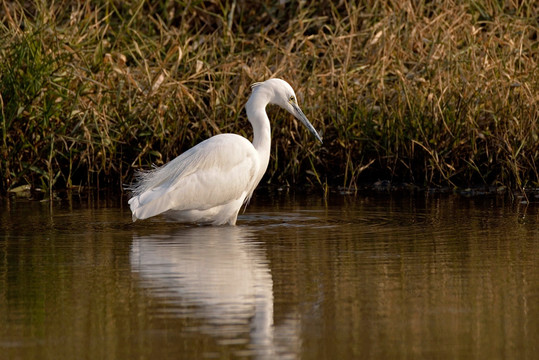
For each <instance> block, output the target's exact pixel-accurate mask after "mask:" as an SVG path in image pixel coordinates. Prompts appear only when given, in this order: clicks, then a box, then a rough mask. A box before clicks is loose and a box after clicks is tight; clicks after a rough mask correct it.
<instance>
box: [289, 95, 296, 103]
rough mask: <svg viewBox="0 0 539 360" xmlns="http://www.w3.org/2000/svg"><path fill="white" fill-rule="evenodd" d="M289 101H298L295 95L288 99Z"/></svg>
mask: <svg viewBox="0 0 539 360" xmlns="http://www.w3.org/2000/svg"><path fill="white" fill-rule="evenodd" d="M288 101H290V102H296V98H295V97H294V95H292V96H290V99H288Z"/></svg>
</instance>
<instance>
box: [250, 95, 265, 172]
mask: <svg viewBox="0 0 539 360" xmlns="http://www.w3.org/2000/svg"><path fill="white" fill-rule="evenodd" d="M268 103H269V96H268V94H266V93H264V92H263V91H260V90H258V91H256V90H255V92H253V94H252V95H251V97H250V98H249V100H248V101H247V104H245V110H246V112H247V118H248V119H249V122H250V123H251V125H252V126H253V146H254V147H255V149H256V151H258V154H259V155H260V160H261V161H263V164H262V165H264V166H263V168H264V171H265V170H266V167H267V164H268V162H269V156H270V151H271V128H270V122H269V118H268V115H267V114H266V105H268Z"/></svg>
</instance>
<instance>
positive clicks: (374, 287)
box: [0, 191, 539, 359]
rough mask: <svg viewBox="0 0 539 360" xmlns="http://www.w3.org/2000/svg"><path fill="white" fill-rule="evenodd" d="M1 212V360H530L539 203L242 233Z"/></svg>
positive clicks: (368, 216) (58, 212)
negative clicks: (233, 359)
mask: <svg viewBox="0 0 539 360" xmlns="http://www.w3.org/2000/svg"><path fill="white" fill-rule="evenodd" d="M125 201H126V199H122V198H118V197H116V198H108V197H106V196H104V195H101V196H98V195H92V196H90V197H88V198H84V199H77V198H76V197H75V198H71V199H69V200H63V201H57V202H54V203H53V204H52V206H49V203H46V202H35V201H23V200H13V201H9V202H7V201H5V200H4V201H3V202H1V203H0V205H1V206H2V207H1V210H0V221H1V224H0V358H1V359H201V358H202V359H204V358H218V359H219V358H250V359H252V358H255V359H258V358H260V359H457V358H458V359H478V358H482V359H536V358H537V356H538V354H539V205H538V204H537V203H533V202H532V203H530V204H528V205H524V204H519V203H515V202H511V201H509V200H508V199H507V198H503V197H480V198H464V197H459V196H450V195H440V196H429V195H425V194H421V195H383V194H378V195H365V194H363V195H356V196H352V195H339V194H330V196H329V197H328V198H327V199H324V198H323V197H321V196H315V195H309V196H306V195H293V194H287V193H276V194H275V193H272V194H266V193H264V192H263V191H258V192H257V193H256V195H255V197H254V198H253V200H252V202H251V204H250V205H249V207H248V208H247V210H246V211H245V212H244V213H242V214H241V215H240V217H239V220H238V226H235V227H228V226H223V227H208V226H189V225H178V224H175V223H171V222H167V221H166V220H162V219H151V220H148V221H144V222H137V223H135V224H132V223H131V219H130V213H129V209H128V208H127V207H126V205H125Z"/></svg>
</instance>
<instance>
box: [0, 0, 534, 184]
mask: <svg viewBox="0 0 539 360" xmlns="http://www.w3.org/2000/svg"><path fill="white" fill-rule="evenodd" d="M482 3H483V5H478V4H477V3H473V2H470V3H467V2H466V3H464V2H463V3H460V2H457V3H453V4H449V3H447V2H444V3H440V4H438V3H436V4H416V3H415V2H412V1H404V2H399V3H398V4H397V3H395V4H393V3H380V2H376V3H375V4H372V5H365V6H363V7H353V6H351V5H348V4H347V3H346V2H343V3H341V4H340V5H338V6H328V5H327V4H326V3H323V4H322V3H321V2H310V3H309V4H304V3H297V2H293V1H291V2H288V3H286V4H285V5H275V4H274V2H270V1H267V2H262V3H260V2H250V1H247V2H241V3H237V2H235V1H233V2H226V3H222V2H219V1H207V2H203V3H197V5H190V6H189V7H188V8H183V7H181V6H180V5H178V4H166V5H165V4H159V5H155V4H153V3H150V2H149V1H145V0H142V1H138V2H122V3H115V2H112V1H100V2H92V3H91V4H90V3H84V4H81V3H79V2H73V3H71V2H42V3H40V4H39V5H36V4H32V3H20V2H10V3H4V4H3V6H2V9H1V10H0V17H1V18H2V24H4V25H3V28H2V30H1V37H2V41H1V44H2V45H0V58H1V59H2V61H1V63H0V93H1V103H0V105H1V110H2V111H1V115H0V116H2V130H1V131H2V143H1V144H0V146H1V149H0V152H1V153H2V156H1V157H0V161H1V169H2V173H3V176H2V178H1V183H0V186H1V187H0V192H2V193H5V192H7V190H8V189H10V188H14V187H16V186H21V185H30V186H31V187H34V188H37V187H39V188H42V189H51V188H53V189H54V188H66V187H67V188H69V187H78V186H91V187H97V188H99V187H116V188H120V187H121V186H122V184H126V183H129V182H130V181H131V178H132V175H133V173H134V170H136V169H141V168H146V169H147V168H150V167H151V164H156V165H160V164H163V163H165V162H167V161H169V160H170V159H172V158H174V157H175V156H176V155H178V154H179V153H181V152H182V151H185V150H186V149H188V148H190V147H191V146H193V145H195V144H196V143H198V142H200V141H202V140H203V139H205V138H207V137H209V136H212V135H215V134H217V133H220V132H235V133H240V134H242V135H244V136H246V137H250V136H251V129H250V126H248V122H247V119H246V116H245V113H244V111H243V106H244V104H245V102H246V101H247V98H248V96H249V93H250V89H249V86H250V84H251V83H253V82H255V81H261V80H264V79H267V78H269V77H281V78H284V79H286V80H288V81H289V82H290V83H291V84H292V86H293V87H294V88H295V90H296V93H297V94H298V97H299V100H300V101H299V102H300V105H301V107H302V108H303V110H304V111H305V114H306V115H307V117H308V118H309V119H310V120H311V122H312V123H313V125H314V126H315V127H316V128H317V129H318V130H320V132H321V133H322V134H323V137H324V144H323V145H319V144H317V143H316V142H315V141H313V140H312V139H311V138H310V137H309V134H307V133H306V131H304V129H303V128H301V127H300V126H297V123H296V122H295V121H294V120H292V118H291V117H290V116H289V115H288V114H286V113H284V112H283V111H281V110H277V109H276V108H271V109H269V113H270V119H271V120H272V125H273V130H272V132H273V134H272V136H273V145H272V146H273V147H272V149H273V150H272V158H271V160H270V166H269V168H268V172H267V174H266V177H265V178H264V180H263V182H264V183H265V184H267V183H271V184H284V185H291V186H299V185H301V186H302V187H304V186H314V187H327V186H335V187H336V186H341V187H343V188H354V187H359V186H360V185H361V184H363V183H375V182H376V181H377V179H390V180H391V182H394V183H405V182H406V183H412V184H415V185H414V186H419V187H448V188H451V189H454V188H460V189H465V188H468V187H477V186H486V187H506V188H509V189H523V188H525V187H537V186H539V169H538V164H539V107H538V102H539V95H538V94H539V70H538V69H539V64H538V61H539V48H538V46H539V45H538V41H537V37H538V34H537V32H538V31H537V29H538V28H539V25H538V20H537V19H538V17H537V14H538V12H539V5H538V4H537V3H536V2H535V1H532V0H529V1H523V2H521V3H520V4H519V7H518V8H517V7H513V6H512V5H511V4H506V5H499V2H497V1H484V2H482ZM46 191H48V190H46Z"/></svg>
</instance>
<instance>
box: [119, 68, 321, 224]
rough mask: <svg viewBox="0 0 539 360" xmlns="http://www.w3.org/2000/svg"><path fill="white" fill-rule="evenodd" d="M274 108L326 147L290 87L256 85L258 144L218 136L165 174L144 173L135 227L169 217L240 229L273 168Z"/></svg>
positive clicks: (277, 82)
mask: <svg viewBox="0 0 539 360" xmlns="http://www.w3.org/2000/svg"><path fill="white" fill-rule="evenodd" d="M268 104H275V105H279V106H280V107H282V108H283V109H285V110H287V111H288V112H289V113H291V114H292V115H294V116H295V117H296V118H297V119H298V120H300V121H301V122H302V123H303V124H304V125H305V126H306V127H307V129H309V130H310V131H311V132H312V133H313V134H314V136H315V137H316V138H317V139H318V140H319V141H320V142H322V139H321V137H320V135H318V132H316V130H315V129H314V127H313V126H312V125H311V123H310V122H309V120H307V117H306V116H305V114H303V111H301V109H300V108H299V106H298V102H297V98H296V94H295V93H294V90H293V89H292V87H291V86H290V85H289V84H288V83H287V82H286V81H284V80H281V79H269V80H266V81H264V82H261V83H255V84H253V85H252V93H251V96H250V97H249V100H248V101H247V104H246V105H245V109H246V112H247V118H248V119H249V122H250V123H251V125H252V126H253V142H252V143H251V142H250V141H249V140H247V139H246V138H244V137H242V136H240V135H236V134H220V135H215V136H213V137H211V138H209V139H207V140H204V141H203V142H201V143H200V144H198V145H196V146H194V147H192V148H191V149H189V150H187V151H186V152H184V153H183V154H181V155H180V156H178V157H176V158H175V159H174V160H172V161H170V162H169V163H167V164H165V165H163V166H161V167H159V168H156V169H153V170H150V171H147V172H140V173H139V174H138V181H137V183H136V184H135V185H134V186H132V187H131V190H132V193H133V197H131V199H129V206H130V207H131V212H132V213H133V221H136V220H137V219H147V218H149V217H152V216H155V215H159V214H164V215H166V216H168V217H171V218H172V219H174V220H176V221H179V222H187V223H202V224H204V223H205V224H212V225H223V224H229V225H235V224H236V219H237V217H238V212H239V210H240V208H241V206H242V205H243V204H244V203H247V202H248V201H249V199H250V198H251V195H252V194H253V191H254V190H255V188H256V186H257V185H258V183H259V182H260V180H261V179H262V176H263V175H264V173H265V172H266V169H267V167H268V163H269V158H270V146H271V130H270V122H269V119H268V115H267V114H266V105H268Z"/></svg>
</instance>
